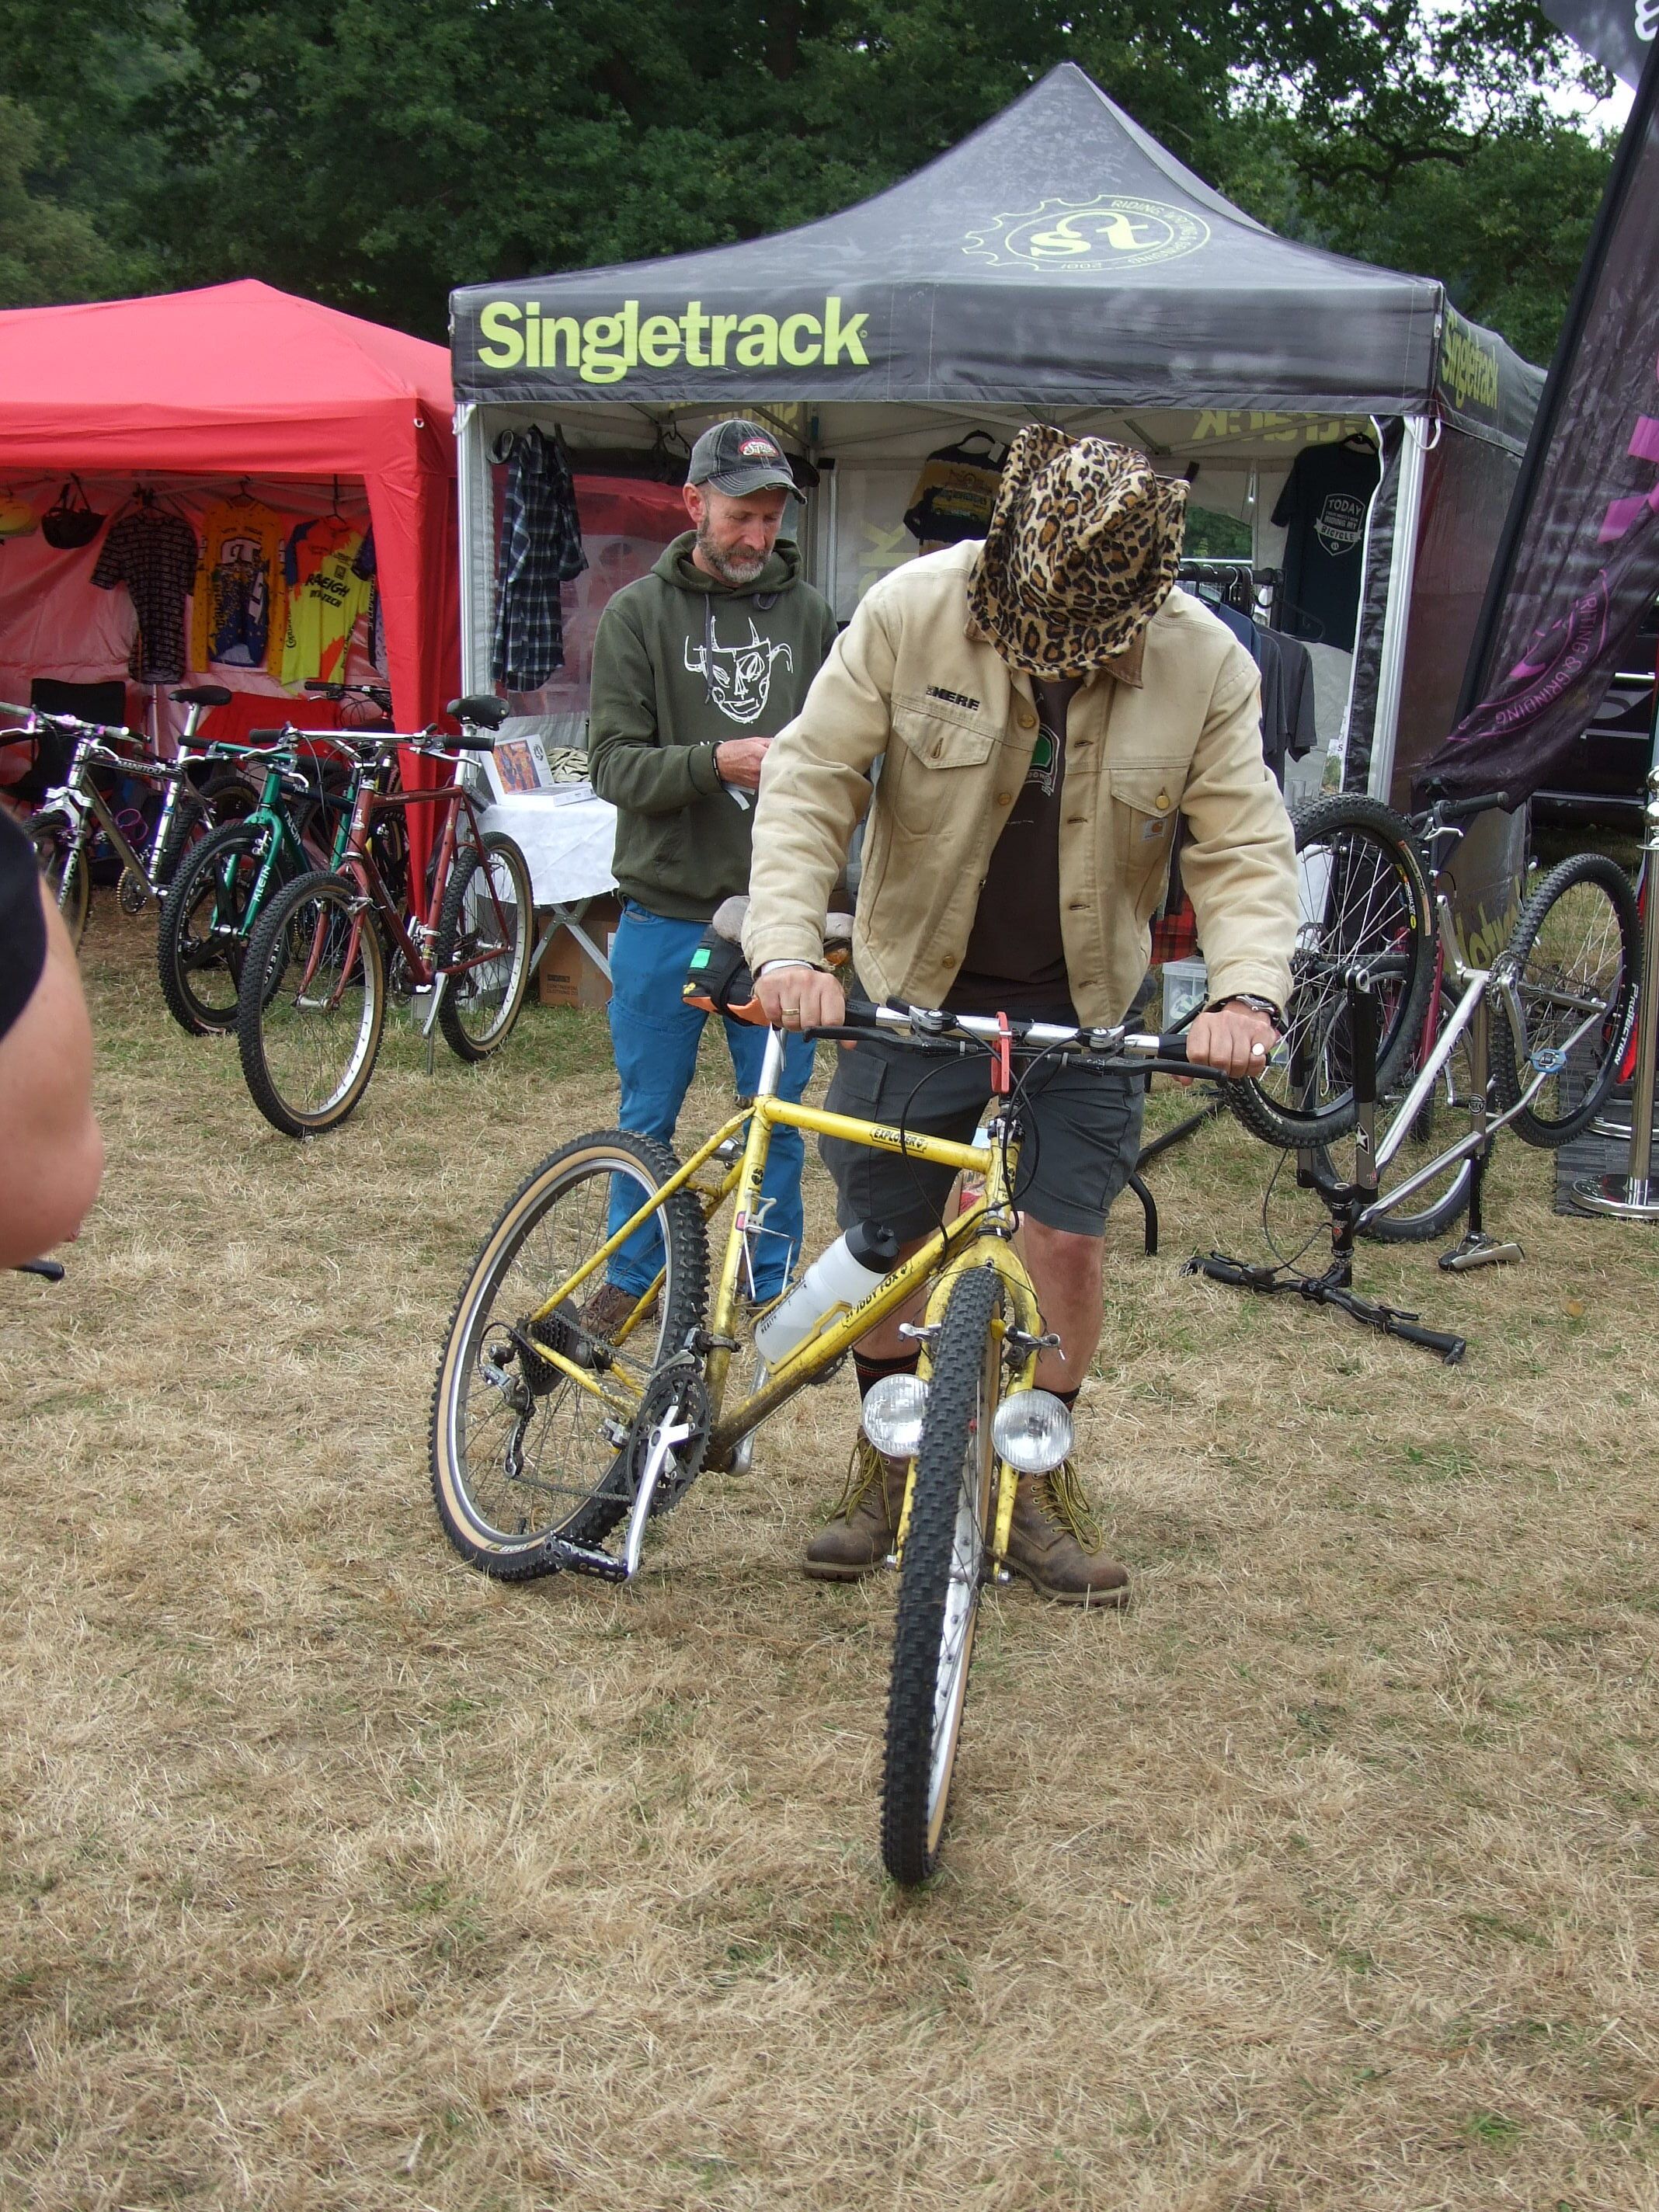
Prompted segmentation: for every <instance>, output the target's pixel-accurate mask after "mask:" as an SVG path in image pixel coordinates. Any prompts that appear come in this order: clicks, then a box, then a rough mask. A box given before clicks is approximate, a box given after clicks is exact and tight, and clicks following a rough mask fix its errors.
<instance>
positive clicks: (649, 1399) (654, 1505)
mask: <svg viewBox="0 0 1659 2212" xmlns="http://www.w3.org/2000/svg"><path fill="white" fill-rule="evenodd" d="M669 1414H678V1417H679V1419H682V1420H684V1421H688V1422H689V1423H690V1427H691V1433H690V1436H689V1437H687V1438H686V1440H685V1442H684V1443H683V1444H678V1445H676V1447H675V1449H674V1450H673V1452H672V1454H671V1456H670V1458H669V1462H668V1465H667V1466H666V1467H665V1468H664V1469H663V1472H662V1475H661V1477H660V1479H659V1481H658V1484H657V1488H656V1492H655V1495H654V1496H653V1498H652V1500H651V1517H652V1518H653V1520H654V1519H655V1518H656V1516H657V1515H658V1514H659V1513H667V1512H669V1511H671V1510H672V1508H673V1507H675V1506H676V1505H678V1504H679V1502H680V1500H681V1498H684V1495H685V1493H686V1492H687V1491H688V1490H690V1487H691V1486H692V1484H693V1483H694V1482H695V1481H696V1479H697V1477H698V1476H699V1475H700V1474H702V1458H703V1454H704V1452H705V1451H707V1449H708V1431H709V1429H710V1428H711V1426H712V1425H713V1419H714V1417H713V1414H712V1412H711V1410H710V1407H709V1404H708V1390H707V1389H705V1388H704V1385H703V1379H702V1369H701V1368H700V1367H698V1365H697V1364H696V1361H695V1360H694V1359H692V1358H690V1355H688V1354H685V1353H681V1354H680V1355H679V1356H678V1358H673V1359H671V1360H669V1361H668V1362H667V1363H666V1364H665V1365H664V1366H661V1367H659V1368H658V1370H656V1372H655V1374H653V1376H652V1377H651V1379H650V1380H649V1382H647V1384H646V1386H645V1389H644V1390H643V1392H642V1393H641V1397H640V1407H639V1411H638V1412H637V1413H635V1416H634V1424H633V1426H632V1428H631V1429H630V1430H629V1437H628V1444H627V1447H626V1449H627V1466H628V1489H629V1495H630V1496H634V1495H636V1494H637V1492H638V1490H639V1486H640V1480H641V1476H642V1475H643V1474H644V1473H645V1463H646V1459H647V1455H649V1452H650V1449H651V1438H652V1436H653V1432H654V1431H655V1430H656V1429H657V1427H658V1425H659V1424H660V1422H661V1421H662V1420H663V1419H665V1416H667V1415H669Z"/></svg>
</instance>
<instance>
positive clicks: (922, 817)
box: [881, 702, 997, 836]
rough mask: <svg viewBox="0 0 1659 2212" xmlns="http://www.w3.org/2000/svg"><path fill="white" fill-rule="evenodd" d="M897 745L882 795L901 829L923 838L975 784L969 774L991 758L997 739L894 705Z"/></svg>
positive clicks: (972, 727) (966, 724)
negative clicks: (966, 790)
mask: <svg viewBox="0 0 1659 2212" xmlns="http://www.w3.org/2000/svg"><path fill="white" fill-rule="evenodd" d="M892 723H893V736H894V738H895V740H896V742H895V743H894V744H891V745H890V746H889V747H888V749H887V759H886V766H885V768H884V770H883V772H882V779H881V794H882V799H883V801H884V803H885V805H887V806H888V807H889V808H890V811H891V812H892V814H893V816H894V818H895V819H896V822H897V823H898V824H899V827H900V828H901V829H906V830H908V831H909V832H910V834H911V835H912V836H921V835H922V834H923V833H924V832H926V831H927V829H930V828H931V827H932V826H933V823H934V822H935V821H936V819H937V818H938V817H939V812H940V810H941V809H945V808H949V807H951V805H953V804H954V803H957V802H959V800H960V798H961V796H962V793H963V791H964V789H967V788H970V787H971V785H972V783H973V781H974V779H973V777H972V775H971V774H969V773H964V771H971V770H973V769H982V768H983V767H984V765H985V763H986V762H987V760H989V758H990V757H991V749H992V746H993V745H994V744H995V742H996V736H997V733H996V732H993V731H992V730H990V729H988V728H987V727H985V726H975V724H974V723H972V722H969V721H966V720H962V721H958V720H956V719H955V718H954V717H952V716H950V715H945V714H929V713H927V712H926V711H925V710H924V709H922V708H919V707H914V706H908V705H900V704H898V703H897V702H895V704H894V707H893V712H892Z"/></svg>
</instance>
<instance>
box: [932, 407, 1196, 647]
mask: <svg viewBox="0 0 1659 2212" xmlns="http://www.w3.org/2000/svg"><path fill="white" fill-rule="evenodd" d="M1186 520H1187V487H1186V485H1185V484H1184V483H1177V482H1172V481H1171V480H1170V478H1169V477H1160V476H1158V475H1157V474H1156V473H1155V472H1154V471H1153V469H1152V465H1151V463H1150V462H1149V461H1148V460H1147V459H1146V456H1145V455H1144V454H1142V453H1136V452H1135V451H1134V450H1133V447H1128V446H1116V445H1114V444H1112V443H1111V441H1109V439H1105V438H1077V439H1073V438H1068V437H1067V436H1066V433H1065V432H1064V431H1063V430H1056V429H1055V428H1053V426H1052V425H1051V424H1049V423H1047V422H1029V423H1027V425H1026V426H1025V428H1024V429H1023V430H1022V431H1021V432H1020V433H1019V435H1018V437H1017V438H1016V439H1015V440H1014V441H1013V444H1012V446H1011V447H1009V449H1008V459H1007V461H1006V464H1005V465H1004V467H1003V471H1002V484H1001V488H1000V490H999V492H998V494H997V503H996V508H995V512H994V513H993V515H992V517H991V526H990V529H989V530H988V531H987V533H986V538H985V546H984V550H983V551H982V552H981V555H980V557H979V562H978V564H977V566H976V567H975V570H974V573H973V576H972V579H971V580H970V582H969V587H968V605H969V624H968V634H969V636H970V637H975V638H978V639H981V640H982V641H986V642H987V643H989V644H991V645H994V647H996V649H997V651H998V653H1000V654H1001V656H1002V658H1003V659H1004V660H1006V662H1007V664H1008V665H1009V667H1010V668H1018V669H1022V670H1023V671H1024V672H1025V673H1026V674H1027V675H1028V676H1059V675H1068V676H1074V675H1079V674H1087V673H1088V672H1089V671H1090V670H1091V669H1095V668H1098V667H1099V666H1100V665H1101V664H1102V663H1103V661H1107V660H1109V659H1112V658H1113V657H1114V655H1115V654H1117V653H1122V652H1123V651H1124V650H1125V649H1126V647H1128V646H1130V645H1132V644H1133V642H1134V641H1135V639H1136V638H1137V637H1139V635H1140V633H1141V631H1142V630H1143V629H1146V625H1147V623H1149V622H1150V621H1151V620H1152V617H1153V616H1154V615H1155V614H1156V613H1157V612H1158V609H1159V607H1161V606H1162V605H1163V604H1164V599H1166V598H1167V597H1168V595H1169V592H1170V586H1171V585H1172V584H1173V583H1174V582H1175V580H1176V569H1177V568H1179V567H1180V565H1181V547H1182V538H1183V537H1184V535H1185V532H1186Z"/></svg>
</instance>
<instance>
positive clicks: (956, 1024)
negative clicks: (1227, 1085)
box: [805, 999, 1220, 1075]
mask: <svg viewBox="0 0 1659 2212" xmlns="http://www.w3.org/2000/svg"><path fill="white" fill-rule="evenodd" d="M882 1030H886V1031H889V1032H890V1031H893V1030H905V1031H907V1032H908V1035H909V1036H911V1038H912V1039H913V1040H914V1041H915V1042H916V1043H917V1044H918V1045H920V1046H921V1047H922V1048H924V1049H927V1048H933V1049H935V1050H944V1051H946V1052H950V1051H967V1050H970V1049H971V1050H985V1051H988V1050H989V1049H990V1048H991V1047H993V1046H994V1045H995V1044H997V1043H998V1042H1000V1040H1001V1039H1002V1037H1003V1036H1005V1035H1006V1036H1007V1037H1008V1038H1009V1039H1010V1041H1011V1043H1012V1049H1013V1051H1014V1052H1015V1054H1018V1056H1020V1057H1021V1058H1024V1059H1031V1058H1035V1057H1036V1056H1037V1055H1038V1054H1043V1053H1050V1052H1052V1053H1056V1054H1066V1053H1071V1052H1074V1053H1079V1054H1084V1055H1085V1057H1087V1058H1090V1059H1100V1060H1133V1061H1135V1062H1136V1063H1137V1064H1138V1065H1140V1066H1148V1067H1150V1066H1152V1064H1153V1063H1155V1062H1164V1063H1167V1064H1168V1065H1169V1066H1172V1067H1177V1068H1188V1067H1189V1068H1191V1069H1193V1070H1194V1072H1195V1073H1197V1072H1201V1071H1204V1070H1205V1069H1206V1063H1205V1062H1204V1061H1202V1060H1192V1059H1190V1058H1189V1056H1188V1050H1187V1036H1186V1032H1185V1031H1184V1030H1169V1031H1166V1032H1164V1034H1163V1035H1161V1036H1160V1035H1158V1034H1155V1033H1154V1032H1152V1031H1149V1030H1132V1029H1130V1028H1129V1026H1128V1024H1127V1023H1126V1022H1120V1023H1118V1024H1116V1026H1115V1028H1111V1029H1085V1028H1081V1027H1074V1026H1073V1025H1071V1024H1065V1023H1060V1022H1033V1021H1027V1020H1024V1019H1023V1018H1021V1019H1013V1018H1011V1019H1010V1020H1009V1023H1008V1026H1007V1029H1006V1031H1005V1030H1004V1029H1003V1027H1002V1024H1001V1023H1000V1020H999V1019H998V1018H997V1017H996V1016H995V1015H994V1014H948V1013H945V1012H942V1011H941V1010H940V1009H939V1008H938V1007H935V1006H872V1005H871V1004H870V1002H869V1001H868V1000H866V999H849V1000H848V1001H847V1009H846V1014H845V1018H844V1019H843V1020H842V1022H841V1023H839V1024H836V1026H835V1027H834V1028H830V1029H821V1030H807V1031H806V1032H805V1034H806V1035H807V1036H814V1037H847V1036H853V1037H857V1036H866V1035H868V1034H870V1033H871V1032H872V1031H882ZM1209 1072H1212V1073H1215V1074H1217V1075H1219V1074H1220V1070H1219V1069H1215V1070H1213V1071H1209Z"/></svg>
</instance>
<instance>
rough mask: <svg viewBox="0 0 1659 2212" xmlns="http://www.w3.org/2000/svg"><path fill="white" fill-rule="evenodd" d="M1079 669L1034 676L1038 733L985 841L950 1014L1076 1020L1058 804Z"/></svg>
mask: <svg viewBox="0 0 1659 2212" xmlns="http://www.w3.org/2000/svg"><path fill="white" fill-rule="evenodd" d="M1081 688H1082V678H1080V677H1076V676H1068V677H1061V678H1058V679H1056V680H1054V681H1052V682H1048V683H1045V682H1043V681H1042V680H1041V679H1040V678H1033V679H1032V684H1031V691H1032V696H1034V698H1035V699H1036V709H1037V724H1038V726H1037V741H1036V746H1035V748H1034V749H1033V751H1032V754H1031V765H1030V769H1028V770H1027V771H1026V776H1025V782H1024V787H1023V788H1022V789H1021V790H1020V791H1019V792H1018V793H1017V794H1016V796H1015V799H1014V803H1013V805H1012V808H1011V809H1010V811H1009V815H1008V819H1007V821H1006V823H1005V824H1004V825H1003V830H1002V835H1001V836H1000V837H999V838H998V839H997V842H996V843H995V845H994V847H993V848H992V849H991V859H990V864H989V866H988V867H987V870H986V874H985V887H984V889H983V890H981V892H980V895H979V907H978V909H977V911H976V912H975V915H974V926H973V928H972V929H971V930H970V931H969V937H968V950H967V952H966V954H965V955H964V957H963V963H962V972H961V974H960V975H958V976H957V980H956V981H955V982H954V983H953V984H952V985H951V988H950V991H949V993H948V994H946V997H945V1006H946V1008H947V1010H948V1011H949V1012H951V1013H953V1014H998V1013H1001V1014H1018V1015H1021V1016H1023V1017H1024V1018H1025V1019H1027V1020H1030V1021H1042V1022H1074V1021H1076V1019H1077V1012H1076V1009H1075V1008H1074V1007H1073V1004H1072V994H1071V990H1070V987H1069V986H1068V984H1067V982H1066V943H1065V939H1064V938H1063V937H1062V935H1061V933H1060V793H1061V787H1062V785H1063V784H1064V782H1065V780H1066V709H1067V708H1069V707H1070V705H1071V702H1072V698H1073V694H1074V693H1075V692H1077V691H1079V690H1081Z"/></svg>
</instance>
